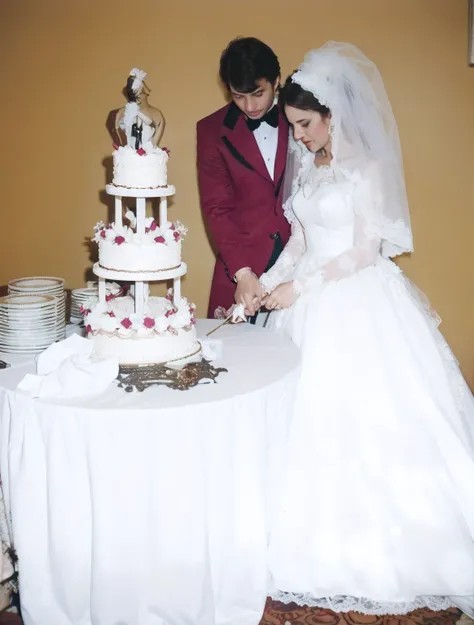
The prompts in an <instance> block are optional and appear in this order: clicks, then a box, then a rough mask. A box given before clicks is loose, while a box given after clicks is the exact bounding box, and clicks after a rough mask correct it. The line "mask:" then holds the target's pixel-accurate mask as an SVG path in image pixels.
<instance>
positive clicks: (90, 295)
mask: <svg viewBox="0 0 474 625" xmlns="http://www.w3.org/2000/svg"><path fill="white" fill-rule="evenodd" d="M98 296H99V291H98V289H97V287H87V288H84V289H73V291H72V293H71V323H75V324H81V323H82V322H83V320H84V317H83V315H82V312H81V307H82V308H90V304H93V303H95V302H96V301H97V298H98Z"/></svg>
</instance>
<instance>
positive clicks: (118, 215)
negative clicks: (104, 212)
mask: <svg viewBox="0 0 474 625" xmlns="http://www.w3.org/2000/svg"><path fill="white" fill-rule="evenodd" d="M115 226H116V227H119V228H121V227H122V226H123V223H122V198H121V197H120V196H118V195H116V196H115Z"/></svg>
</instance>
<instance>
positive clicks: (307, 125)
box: [285, 106, 331, 152]
mask: <svg viewBox="0 0 474 625" xmlns="http://www.w3.org/2000/svg"><path fill="white" fill-rule="evenodd" d="M285 113H286V116H287V118H288V121H289V122H290V124H291V125H292V126H293V136H294V138H295V141H302V142H303V143H304V144H305V146H306V147H307V148H308V150H309V151H310V152H317V151H318V150H320V149H321V148H324V147H325V146H326V145H327V143H328V141H329V123H330V121H331V117H330V116H327V117H323V116H322V115H321V114H320V113H317V112H316V111H304V110H302V109H297V108H295V107H294V106H285Z"/></svg>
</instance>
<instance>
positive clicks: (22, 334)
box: [0, 293, 60, 354]
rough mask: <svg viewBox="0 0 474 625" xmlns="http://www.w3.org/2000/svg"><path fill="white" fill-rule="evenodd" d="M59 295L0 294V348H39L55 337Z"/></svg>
mask: <svg viewBox="0 0 474 625" xmlns="http://www.w3.org/2000/svg"><path fill="white" fill-rule="evenodd" d="M58 316H60V314H59V299H58V298H57V297H55V296H54V295H42V294H39V295H31V294H23V293H15V294H11V295H6V296H5V297H0V351H1V352H8V353H18V354H34V353H37V352H42V351H43V350H44V349H46V348H47V347H49V346H50V345H51V344H52V343H54V342H55V341H56V340H57V334H58Z"/></svg>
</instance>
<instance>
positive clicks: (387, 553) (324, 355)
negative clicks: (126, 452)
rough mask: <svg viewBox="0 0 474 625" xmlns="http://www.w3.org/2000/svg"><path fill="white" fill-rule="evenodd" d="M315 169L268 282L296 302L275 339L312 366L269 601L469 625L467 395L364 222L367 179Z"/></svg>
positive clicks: (289, 466)
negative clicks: (290, 344) (423, 613)
mask: <svg viewBox="0 0 474 625" xmlns="http://www.w3.org/2000/svg"><path fill="white" fill-rule="evenodd" d="M312 160H313V155H309V157H307V163H306V170H307V173H306V179H305V182H304V183H303V184H302V186H301V187H300V189H299V191H298V192H297V193H296V195H295V197H294V199H293V211H294V214H295V215H296V219H295V220H294V221H293V235H292V237H291V239H290V242H289V243H288V245H287V247H286V248H285V250H284V252H283V254H282V256H281V257H280V259H279V261H278V262H277V264H276V265H275V266H274V267H273V269H271V270H270V272H268V273H267V274H264V276H263V278H262V281H263V283H264V284H265V285H266V286H267V288H268V289H269V290H271V288H274V286H275V285H276V284H278V283H281V282H285V281H287V280H296V281H297V282H296V284H297V285H298V287H299V289H300V290H301V295H300V297H299V298H298V299H297V301H296V302H295V303H294V304H293V306H291V307H290V308H288V309H286V310H282V311H278V312H276V313H272V315H271V316H270V323H269V326H270V327H272V328H273V330H275V331H278V332H283V333H286V334H287V335H289V336H290V337H291V338H292V339H293V341H295V342H296V343H297V344H298V345H299V346H300V347H301V350H302V373H301V379H300V381H299V386H298V389H297V394H296V403H295V408H294V419H293V422H292V426H291V431H290V440H289V452H288V457H287V459H286V471H285V474H284V477H283V480H282V483H281V488H280V491H279V502H280V503H279V505H278V508H277V513H276V517H275V519H274V522H273V527H272V531H271V535H270V552H269V562H270V572H271V578H272V584H273V593H272V595H273V597H274V598H276V599H279V600H283V601H296V602H298V603H300V604H309V605H312V606H322V607H329V608H333V609H335V610H338V611H347V610H351V609H352V610H353V609H356V610H359V611H362V612H366V613H404V612H408V611H410V610H412V609H415V608H418V607H421V606H428V607H430V608H432V609H444V608H447V607H448V606H452V605H459V606H460V607H461V608H462V609H464V610H465V611H467V612H471V614H472V612H473V611H474V541H473V539H474V400H473V397H472V394H471V392H470V390H469V388H468V387H467V385H466V383H465V381H464V379H463V377H462V375H461V373H460V370H459V368H458V364H457V361H456V360H455V358H454V356H453V354H452V352H451V350H450V349H449V347H448V345H447V343H446V342H445V340H444V339H443V337H442V335H441V334H440V333H439V331H438V329H437V325H438V323H437V319H436V316H435V314H434V313H433V312H431V311H430V310H429V308H428V306H427V305H426V302H425V301H423V299H422V297H421V295H420V293H419V292H418V291H417V290H416V288H415V287H414V286H413V285H412V284H411V283H410V282H409V281H408V280H407V278H405V276H404V275H403V273H402V272H401V270H400V269H399V268H398V267H397V266H396V265H395V264H394V263H393V262H392V261H390V260H388V259H386V258H383V257H382V256H381V255H380V253H379V249H380V239H378V238H377V237H376V236H374V235H373V234H371V233H370V232H369V230H368V229H367V227H366V224H365V223H364V221H363V219H362V218H361V217H360V216H358V211H357V210H356V208H355V207H356V205H357V206H360V205H362V204H363V205H365V206H366V207H367V205H368V204H370V203H371V202H373V201H374V197H373V186H372V187H371V185H370V184H365V180H364V172H363V171H360V170H359V171H358V170H357V168H354V169H353V171H352V172H349V173H347V172H346V173H347V176H346V179H345V181H343V182H336V179H335V177H334V175H333V171H332V168H331V167H324V168H320V169H317V168H316V167H315V166H314V164H313V162H312ZM303 178H304V176H303ZM371 189H372V191H371ZM382 199H383V198H382ZM379 200H380V198H379ZM369 212H370V211H369Z"/></svg>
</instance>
